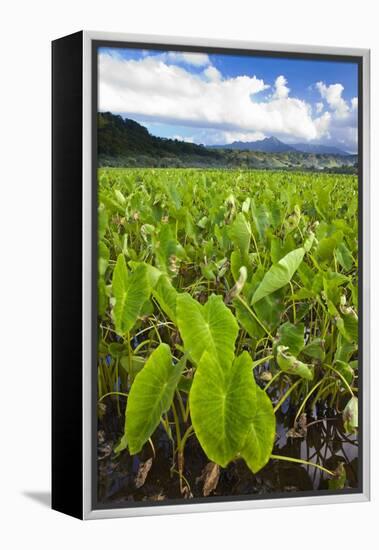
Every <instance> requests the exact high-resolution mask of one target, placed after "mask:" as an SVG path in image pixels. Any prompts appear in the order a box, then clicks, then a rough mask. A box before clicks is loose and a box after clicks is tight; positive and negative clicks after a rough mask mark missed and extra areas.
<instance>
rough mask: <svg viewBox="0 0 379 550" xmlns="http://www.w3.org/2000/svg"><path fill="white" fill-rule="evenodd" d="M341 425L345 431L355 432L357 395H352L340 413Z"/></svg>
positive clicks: (356, 426) (356, 425)
mask: <svg viewBox="0 0 379 550" xmlns="http://www.w3.org/2000/svg"><path fill="white" fill-rule="evenodd" d="M342 420H343V423H344V424H343V427H344V430H345V432H347V433H356V431H357V428H358V397H355V396H354V397H352V398H351V399H350V401H349V402H348V403H347V405H346V407H345V408H344V410H343V413H342Z"/></svg>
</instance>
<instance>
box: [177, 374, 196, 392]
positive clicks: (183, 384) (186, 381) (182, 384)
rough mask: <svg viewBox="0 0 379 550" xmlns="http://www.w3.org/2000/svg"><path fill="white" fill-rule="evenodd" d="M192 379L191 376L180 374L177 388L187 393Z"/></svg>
mask: <svg viewBox="0 0 379 550" xmlns="http://www.w3.org/2000/svg"><path fill="white" fill-rule="evenodd" d="M192 381H193V379H192V378H187V377H186V376H184V375H182V376H181V377H180V380H179V382H178V390H180V391H182V392H184V393H189V392H190V390H191V387H192Z"/></svg>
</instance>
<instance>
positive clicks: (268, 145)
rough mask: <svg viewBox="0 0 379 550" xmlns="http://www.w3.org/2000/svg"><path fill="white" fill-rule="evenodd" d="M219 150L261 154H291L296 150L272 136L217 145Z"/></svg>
mask: <svg viewBox="0 0 379 550" xmlns="http://www.w3.org/2000/svg"><path fill="white" fill-rule="evenodd" d="M217 148H219V149H239V150H242V151H257V152H261V153H289V152H291V151H292V152H294V151H295V149H294V148H293V147H291V145H288V144H287V143H283V142H282V141H280V139H278V138H276V137H274V136H271V137H266V138H263V139H260V140H257V141H233V143H229V144H226V145H217Z"/></svg>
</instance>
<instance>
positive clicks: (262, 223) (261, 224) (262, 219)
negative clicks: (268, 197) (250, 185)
mask: <svg viewBox="0 0 379 550" xmlns="http://www.w3.org/2000/svg"><path fill="white" fill-rule="evenodd" d="M251 215H252V217H253V220H254V224H255V227H256V228H257V231H258V234H259V237H260V239H261V240H263V239H264V237H265V233H266V229H267V228H268V226H269V224H270V220H269V217H268V213H267V210H266V207H265V206H264V205H261V204H258V205H257V204H256V203H255V200H254V199H252V201H251Z"/></svg>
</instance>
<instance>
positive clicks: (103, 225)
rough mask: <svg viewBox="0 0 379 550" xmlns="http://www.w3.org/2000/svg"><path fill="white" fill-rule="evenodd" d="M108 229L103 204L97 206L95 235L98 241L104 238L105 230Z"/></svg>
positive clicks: (106, 215) (105, 210)
mask: <svg viewBox="0 0 379 550" xmlns="http://www.w3.org/2000/svg"><path fill="white" fill-rule="evenodd" d="M107 228H108V214H107V209H106V207H105V206H104V204H99V209H98V216H97V233H98V239H99V241H100V240H101V239H103V238H104V235H105V233H106V230H107Z"/></svg>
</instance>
